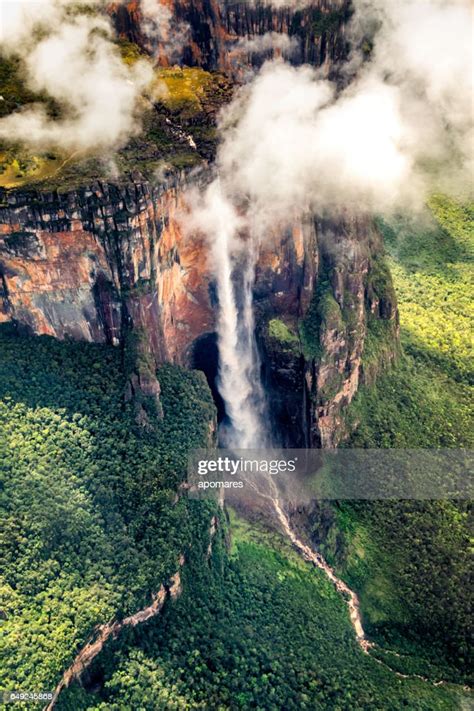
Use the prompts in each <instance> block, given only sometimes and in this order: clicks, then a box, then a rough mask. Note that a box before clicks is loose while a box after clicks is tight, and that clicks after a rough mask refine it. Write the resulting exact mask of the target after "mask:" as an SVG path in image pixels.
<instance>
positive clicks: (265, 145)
mask: <svg viewBox="0 0 474 711" xmlns="http://www.w3.org/2000/svg"><path fill="white" fill-rule="evenodd" d="M355 7H356V12H355V15H354V19H353V21H352V24H351V27H350V28H349V35H350V36H352V37H353V38H357V36H358V35H359V36H361V35H363V32H364V31H366V32H369V31H371V28H372V27H373V26H374V25H375V27H376V28H377V29H376V31H375V33H373V32H372V35H373V50H372V54H371V58H370V59H369V60H366V59H365V60H364V58H363V55H362V53H361V52H359V51H358V50H357V51H354V52H353V55H352V57H351V60H350V63H349V67H348V69H350V71H351V72H352V80H351V81H350V82H349V84H348V85H347V86H346V88H345V89H343V90H342V91H341V90H339V89H338V88H337V87H336V85H335V84H334V83H331V82H330V81H328V80H326V79H324V78H323V77H322V75H321V73H320V72H319V71H318V70H317V69H315V68H313V67H309V66H304V67H297V68H295V67H291V66H290V65H288V64H286V63H285V62H283V61H281V60H274V61H272V62H267V63H266V64H265V65H264V66H263V68H262V70H261V72H260V73H259V74H258V75H257V76H256V77H255V79H254V81H253V82H251V83H250V84H249V85H247V86H245V87H244V88H243V89H242V90H241V91H240V93H238V95H237V96H236V98H235V100H234V101H233V103H232V104H231V105H230V107H229V108H228V109H227V110H226V111H225V113H224V115H223V118H222V122H221V130H222V135H223V142H222V145H221V149H220V152H219V157H218V165H219V172H220V176H221V180H224V181H225V182H226V185H227V190H228V192H229V194H232V195H234V199H236V200H242V199H246V200H247V201H248V205H249V210H250V211H251V212H254V213H255V214H258V215H259V220H260V223H261V224H262V225H263V223H265V222H266V221H267V220H274V219H275V218H278V216H281V217H284V215H285V214H286V213H288V211H289V210H292V211H294V210H295V209H296V210H298V211H307V210H309V211H313V212H314V211H327V210H329V211H331V210H341V209H350V210H354V209H356V210H359V211H360V210H363V211H368V212H374V211H378V212H380V211H381V212H385V211H390V210H393V209H400V208H408V209H412V208H413V209H414V208H416V207H418V206H419V205H420V204H422V202H423V201H424V199H425V197H426V194H427V193H428V192H429V191H432V190H438V189H443V190H447V191H451V192H454V193H456V192H457V191H460V190H462V189H465V187H466V185H469V183H470V179H471V178H472V169H473V155H472V147H473V124H472V43H471V39H472V16H471V11H470V5H469V3H468V2H462V1H461V0H459V1H456V0H453V2H441V1H440V0H422V1H420V0H410V2H408V1H406V2H403V1H402V2H397V3H393V2H390V1H389V0H387V1H385V0H373V2H369V0H356V4H355ZM414 28H416V42H415V41H414ZM345 71H347V70H345Z"/></svg>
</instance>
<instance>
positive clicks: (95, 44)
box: [0, 0, 153, 150]
mask: <svg viewBox="0 0 474 711" xmlns="http://www.w3.org/2000/svg"><path fill="white" fill-rule="evenodd" d="M1 13H2V23H1V29H0V49H1V52H2V54H4V55H6V56H16V57H19V58H20V59H21V60H22V64H23V67H24V73H25V82H26V85H27V86H28V88H29V89H31V90H32V91H35V92H41V93H43V94H47V95H48V96H49V97H51V98H52V99H54V100H55V101H56V102H57V103H58V104H59V105H60V106H61V109H62V114H61V117H60V118H51V117H50V116H49V115H48V114H47V112H46V110H45V108H44V106H43V105H41V104H37V105H34V106H28V107H25V108H24V109H23V110H20V111H17V112H15V113H13V114H10V115H8V116H6V117H4V118H2V119H0V139H3V140H6V141H10V142H21V143H22V144H23V145H27V146H31V147H33V148H43V149H44V148H45V147H54V148H59V149H65V150H89V149H95V148H110V147H115V146H117V145H120V144H123V143H124V142H126V140H127V139H128V138H129V137H130V136H131V135H133V134H135V133H137V132H138V131H139V129H140V125H139V120H138V113H139V112H138V104H139V101H140V97H141V95H142V92H143V90H144V89H145V87H146V86H147V85H148V84H149V83H150V82H151V80H152V78H153V73H152V68H151V66H150V64H149V63H148V62H147V61H141V60H140V61H138V62H136V63H135V64H134V65H133V66H127V65H126V64H124V62H123V61H122V59H121V56H120V51H119V49H118V47H117V46H116V45H115V44H114V42H113V39H114V34H113V29H112V26H111V23H110V21H109V19H108V17H106V16H103V15H99V14H95V13H93V12H88V11H87V8H86V7H83V8H82V10H81V9H80V8H79V9H78V8H77V7H74V8H73V7H72V3H70V2H68V1H67V0H62V1H60V0H43V1H42V2H24V1H22V0H20V2H15V3H8V2H7V3H4V4H3V6H2V10H1Z"/></svg>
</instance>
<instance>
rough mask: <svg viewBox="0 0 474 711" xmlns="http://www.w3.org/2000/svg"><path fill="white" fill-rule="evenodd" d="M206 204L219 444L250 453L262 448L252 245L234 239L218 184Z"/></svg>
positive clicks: (234, 222) (232, 220) (232, 218)
mask: <svg viewBox="0 0 474 711" xmlns="http://www.w3.org/2000/svg"><path fill="white" fill-rule="evenodd" d="M208 200H209V201H210V202H209V207H210V208H211V211H212V213H213V217H214V229H213V238H214V239H213V241H212V249H211V252H212V259H213V262H214V272H215V278H216V284H217V294H218V302H219V305H218V316H217V341H218V349H219V374H218V380H217V387H218V390H219V392H220V394H221V396H222V398H223V400H224V403H225V408H226V414H227V418H228V421H227V422H224V423H223V424H222V426H221V430H220V440H221V444H222V445H224V446H226V447H233V448H239V449H252V448H254V449H255V448H258V447H264V446H265V445H266V444H267V443H268V434H267V432H266V427H265V424H264V420H265V410H266V403H265V395H264V391H263V387H262V384H261V381H260V361H259V357H258V351H257V345H256V341H255V320H254V313H253V284H254V280H255V260H256V253H257V245H256V242H255V240H254V239H252V236H248V235H247V236H246V237H240V236H239V234H238V225H239V222H238V218H237V217H236V215H235V211H234V209H233V207H232V205H231V204H230V203H229V201H228V200H227V198H226V197H225V195H224V194H223V192H222V189H221V187H220V184H219V182H218V181H216V183H214V184H213V186H211V189H210V191H209V192H208Z"/></svg>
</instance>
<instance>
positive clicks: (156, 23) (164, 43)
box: [140, 0, 191, 64]
mask: <svg viewBox="0 0 474 711" xmlns="http://www.w3.org/2000/svg"><path fill="white" fill-rule="evenodd" d="M140 13H141V22H140V26H141V30H142V32H143V34H144V35H145V37H146V39H147V48H148V50H149V51H150V52H151V53H152V54H153V55H159V54H160V53H161V54H162V55H163V56H164V57H165V58H166V60H167V61H168V62H169V63H170V64H173V63H174V62H178V61H179V60H180V59H181V55H182V52H183V48H184V46H185V45H186V44H187V43H188V42H189V41H190V38H191V28H190V27H189V25H188V24H187V23H186V22H181V21H177V20H176V18H175V17H174V16H173V13H172V11H171V9H170V8H169V7H168V6H167V5H166V4H165V3H164V2H160V0H140Z"/></svg>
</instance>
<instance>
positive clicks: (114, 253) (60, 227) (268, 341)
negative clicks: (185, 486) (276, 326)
mask: <svg viewBox="0 0 474 711" xmlns="http://www.w3.org/2000/svg"><path fill="white" fill-rule="evenodd" d="M198 179H199V178H194V180H198ZM200 179H202V180H206V179H207V178H206V177H205V176H202V177H201V178H200ZM189 183H190V181H189V179H186V178H184V177H183V176H181V179H180V178H179V177H178V178H176V179H175V180H174V181H170V182H168V183H167V184H164V185H161V186H151V185H150V184H148V183H146V182H144V181H143V180H139V179H137V180H136V182H130V183H128V184H124V185H112V184H106V183H96V184H95V185H93V186H91V187H89V188H83V189H79V190H76V191H72V192H69V193H66V194H58V193H41V192H33V191H28V192H27V191H23V192H22V191H9V192H8V193H3V195H2V196H0V199H1V203H0V204H1V206H0V321H13V322H15V323H17V324H18V325H19V326H21V327H23V328H27V329H29V330H30V331H31V332H34V333H36V334H49V335H51V336H55V337H56V338H59V339H64V338H67V337H71V338H75V339H79V340H87V341H95V342H99V343H111V344H115V345H119V344H121V345H122V346H127V345H130V343H131V342H133V343H134V344H135V349H136V352H137V355H138V358H137V360H138V365H137V364H135V365H134V366H133V367H132V369H131V371H130V379H129V392H128V393H127V394H126V396H127V397H133V396H134V395H136V393H137V391H141V392H142V394H143V395H145V396H147V397H151V398H152V399H154V400H155V401H156V403H157V404H158V407H159V384H158V383H157V382H156V379H155V375H154V370H155V366H156V365H157V364H159V363H163V362H166V361H172V362H175V363H179V364H184V365H193V349H194V346H195V344H196V343H197V342H198V341H200V340H202V338H203V336H206V335H207V336H210V335H212V334H213V333H214V330H215V315H216V290H215V285H214V281H213V277H212V273H211V271H210V268H209V265H208V260H207V248H206V243H205V241H204V240H203V239H202V237H200V236H199V235H194V236H192V237H189V236H188V237H185V235H184V234H183V230H182V227H181V224H180V220H179V219H178V217H179V214H180V213H184V211H185V209H186V197H185V196H186V189H187V188H188V187H189ZM380 254H381V243H380V238H379V236H378V234H377V231H376V229H375V227H374V225H373V223H372V222H371V221H370V220H369V219H367V218H354V217H352V218H351V217H349V216H342V217H341V218H340V219H339V220H338V221H334V220H333V221H331V222H329V221H322V220H317V221H314V220H306V221H303V222H302V221H301V220H297V219H295V220H294V221H293V224H292V226H291V227H289V228H285V229H283V228H278V227H275V229H274V234H273V235H270V236H268V239H267V240H266V242H265V245H264V246H263V247H262V249H261V251H260V254H259V259H258V264H257V275H256V284H255V304H256V319H257V333H258V340H259V344H260V348H261V352H262V363H263V378H264V382H265V386H266V389H267V392H268V394H269V400H270V406H271V412H272V418H273V422H274V427H275V429H276V430H277V431H278V430H280V431H281V438H282V442H283V444H285V445H287V446H321V445H322V446H334V445H336V444H337V442H338V441H339V439H340V437H341V436H342V433H343V431H344V418H343V413H344V408H345V406H346V404H347V403H348V402H350V400H351V399H352V397H353V395H354V394H355V392H356V391H357V388H358V384H359V382H360V379H361V377H373V376H374V373H375V370H374V368H375V369H376V368H377V367H378V366H377V363H373V362H372V365H371V367H370V368H369V365H370V362H369V360H368V359H366V360H367V362H366V363H365V364H364V361H363V355H364V348H365V345H366V333H367V328H368V327H370V325H371V323H372V324H373V323H374V322H380V323H383V324H387V325H388V326H389V329H388V331H387V333H390V337H391V338H392V342H393V344H394V343H395V341H396V336H397V333H396V331H397V312H396V306H395V300H394V296H393V290H392V288H391V284H390V279H389V276H388V275H387V274H386V273H385V272H384V270H383V266H381V264H382V262H381V257H380ZM272 320H273V321H275V320H276V321H277V322H278V323H280V322H281V323H282V324H284V325H285V327H287V328H288V329H289V330H290V331H291V334H292V336H291V341H290V342H288V341H285V339H284V338H283V339H281V338H278V337H275V335H274V334H273V332H272V330H271V328H269V323H270V322H271V321H272ZM394 350H395V347H394V346H393V347H392V348H391V349H390V348H389V354H390V353H392V352H393V351H394ZM215 367H217V364H216V365H215ZM132 371H134V372H132ZM208 375H209V373H208ZM211 377H212V373H211ZM140 417H141V418H142V419H144V420H146V417H145V416H144V415H143V414H142V415H140Z"/></svg>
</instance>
